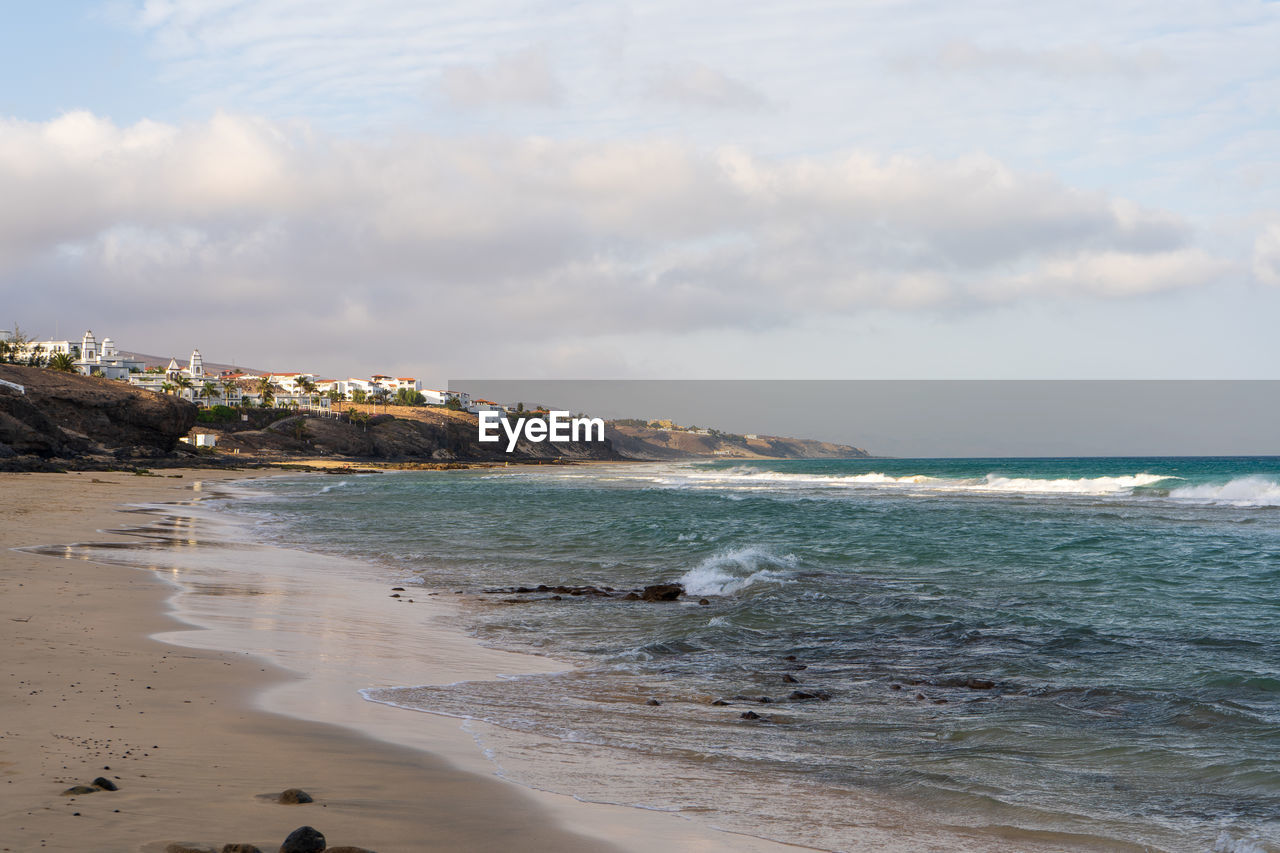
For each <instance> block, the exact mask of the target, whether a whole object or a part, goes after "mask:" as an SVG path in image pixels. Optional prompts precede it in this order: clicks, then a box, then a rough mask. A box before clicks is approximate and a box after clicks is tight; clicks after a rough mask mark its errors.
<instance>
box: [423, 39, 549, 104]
mask: <svg viewBox="0 0 1280 853" xmlns="http://www.w3.org/2000/svg"><path fill="white" fill-rule="evenodd" d="M440 91H441V92H442V93H443V94H444V96H445V98H447V99H448V101H449V103H451V104H452V105H453V106H455V107H459V108H463V109H474V108H478V107H492V106H504V105H519V106H542V107H548V106H554V105H556V104H558V103H559V102H560V99H561V97H562V96H563V90H562V87H561V85H560V81H559V80H557V79H556V75H555V72H554V71H553V70H552V68H551V63H550V62H549V61H548V59H547V57H546V54H545V53H543V52H542V51H539V50H526V51H522V52H520V53H513V54H508V55H506V56H501V57H499V58H497V59H495V60H494V61H493V62H492V63H489V64H488V65H483V66H479V65H458V66H454V67H451V68H446V69H445V70H444V72H443V73H442V74H441V75H440Z"/></svg>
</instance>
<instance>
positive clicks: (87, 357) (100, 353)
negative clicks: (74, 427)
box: [15, 329, 146, 379]
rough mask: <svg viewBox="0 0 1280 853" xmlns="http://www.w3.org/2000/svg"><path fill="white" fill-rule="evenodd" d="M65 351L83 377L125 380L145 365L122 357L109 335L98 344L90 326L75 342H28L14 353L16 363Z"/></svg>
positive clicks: (37, 361) (39, 361)
mask: <svg viewBox="0 0 1280 853" xmlns="http://www.w3.org/2000/svg"><path fill="white" fill-rule="evenodd" d="M59 354H65V355H69V356H71V357H72V358H73V359H75V368H76V371H77V372H78V373H82V374H84V375H85V376H105V377H107V378H108V379H128V378H129V374H130V373H136V372H139V371H141V370H143V369H144V368H145V367H146V365H145V364H144V363H143V362H141V361H139V360H137V359H132V358H125V357H124V356H122V355H120V353H119V351H118V350H117V349H116V345H115V342H114V341H112V340H111V338H104V339H103V341H102V345H101V346H99V345H98V339H97V338H96V337H95V336H94V334H93V330H92V329H90V330H88V331H86V332H85V333H84V336H83V337H81V338H80V340H79V342H76V341H28V342H27V343H25V344H23V345H22V346H21V347H19V348H18V351H17V353H16V354H15V355H16V357H17V360H18V361H19V362H28V363H32V364H48V362H49V359H50V358H52V357H53V356H55V355H59Z"/></svg>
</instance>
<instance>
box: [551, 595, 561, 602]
mask: <svg viewBox="0 0 1280 853" xmlns="http://www.w3.org/2000/svg"><path fill="white" fill-rule="evenodd" d="M551 600H552V601H564V599H563V598H561V597H560V596H558V595H553V596H551Z"/></svg>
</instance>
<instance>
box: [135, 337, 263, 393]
mask: <svg viewBox="0 0 1280 853" xmlns="http://www.w3.org/2000/svg"><path fill="white" fill-rule="evenodd" d="M128 379H129V383H130V384H132V385H136V386H138V387H139V388H145V389H147V390H148V391H155V392H156V393H157V394H172V395H173V396H175V397H180V398H181V399H183V400H190V401H191V402H193V403H195V404H197V405H206V406H207V405H213V404H214V403H215V402H217V401H218V400H220V399H222V398H223V397H224V395H226V394H227V393H228V391H227V389H226V387H225V386H224V385H223V383H222V382H220V381H217V380H216V377H213V376H210V375H209V374H207V373H206V372H205V369H204V358H203V356H201V355H200V350H198V349H197V350H192V351H191V358H190V359H189V360H188V361H187V366H186V367H183V366H182V365H180V364H178V360H177V359H176V358H170V359H169V364H168V366H167V367H165V369H164V371H163V372H146V373H130V374H129V376H128ZM236 396H238V395H236ZM233 405H234V404H233Z"/></svg>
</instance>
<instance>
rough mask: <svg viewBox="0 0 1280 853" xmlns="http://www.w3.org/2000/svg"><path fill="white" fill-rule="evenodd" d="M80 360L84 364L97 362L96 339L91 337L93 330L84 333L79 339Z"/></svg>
mask: <svg viewBox="0 0 1280 853" xmlns="http://www.w3.org/2000/svg"><path fill="white" fill-rule="evenodd" d="M80 360H81V361H83V362H86V363H97V361H98V339H97V338H95V337H94V336H93V330H92V329H90V330H89V331H87V332H85V333H84V337H83V338H81V339H80Z"/></svg>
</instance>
